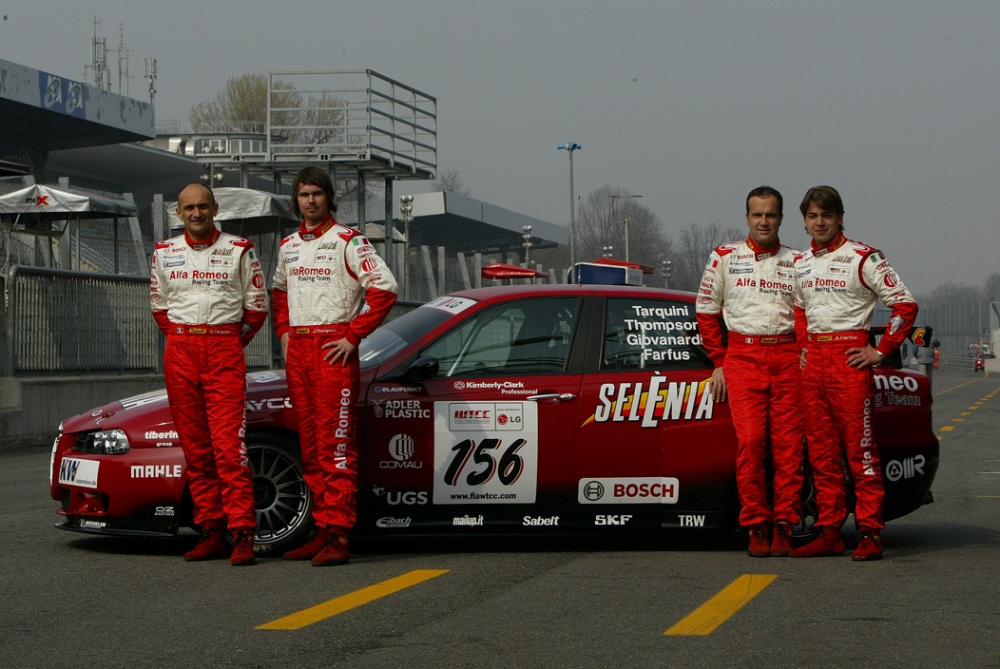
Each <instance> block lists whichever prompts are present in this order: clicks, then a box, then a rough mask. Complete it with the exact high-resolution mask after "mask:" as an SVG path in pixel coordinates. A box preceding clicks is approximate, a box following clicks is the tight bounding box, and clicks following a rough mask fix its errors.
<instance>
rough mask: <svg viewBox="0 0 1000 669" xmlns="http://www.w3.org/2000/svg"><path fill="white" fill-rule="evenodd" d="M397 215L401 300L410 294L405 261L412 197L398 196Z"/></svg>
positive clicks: (408, 252)
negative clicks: (400, 230)
mask: <svg viewBox="0 0 1000 669" xmlns="http://www.w3.org/2000/svg"><path fill="white" fill-rule="evenodd" d="M399 215H400V217H401V218H402V219H403V237H405V239H403V298H404V299H405V298H406V294H407V293H409V292H410V282H409V280H408V279H407V276H406V260H407V257H408V256H409V255H410V221H412V220H413V196H412V195H400V196H399Z"/></svg>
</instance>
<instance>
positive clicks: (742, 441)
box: [723, 332, 804, 527]
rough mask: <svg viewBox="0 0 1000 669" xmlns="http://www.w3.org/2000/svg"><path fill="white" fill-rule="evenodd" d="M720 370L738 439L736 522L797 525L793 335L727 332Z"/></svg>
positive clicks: (799, 452) (798, 447)
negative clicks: (769, 494)
mask: <svg viewBox="0 0 1000 669" xmlns="http://www.w3.org/2000/svg"><path fill="white" fill-rule="evenodd" d="M772 340H777V341H772ZM723 372H724V374H725V379H726V389H727V391H728V394H729V411H730V413H731V414H732V416H733V426H734V427H735V428H736V438H737V441H738V446H737V450H736V489H737V493H738V494H739V498H740V518H739V520H740V525H741V526H742V527H750V526H752V525H757V524H760V523H775V522H778V521H782V522H786V523H789V524H790V525H797V524H798V523H799V506H800V499H801V493H802V458H803V445H802V439H803V435H804V433H803V426H802V406H801V404H800V402H799V388H800V383H799V347H798V345H797V344H796V343H795V336H794V335H784V336H779V337H746V336H743V335H739V334H736V333H735V332H730V333H729V345H728V347H727V349H726V359H725V362H724V363H723ZM768 442H770V450H771V462H772V466H773V471H774V477H773V484H772V486H773V503H772V505H769V504H768V499H767V488H768V481H767V470H766V467H765V458H766V455H767V451H768Z"/></svg>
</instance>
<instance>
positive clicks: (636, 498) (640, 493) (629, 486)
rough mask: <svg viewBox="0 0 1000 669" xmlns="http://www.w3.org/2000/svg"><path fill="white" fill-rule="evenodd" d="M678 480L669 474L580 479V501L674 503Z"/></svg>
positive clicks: (582, 502) (677, 492)
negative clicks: (665, 475) (664, 475)
mask: <svg viewBox="0 0 1000 669" xmlns="http://www.w3.org/2000/svg"><path fill="white" fill-rule="evenodd" d="M680 487H681V484H680V481H678V480H677V479H675V478H670V477H644V478H616V479H596V478H595V479H580V487H579V489H578V494H577V501H578V502H579V503H580V504H676V503H677V500H678V498H679V497H680Z"/></svg>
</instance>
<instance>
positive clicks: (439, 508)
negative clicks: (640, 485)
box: [361, 296, 582, 531]
mask: <svg viewBox="0 0 1000 669" xmlns="http://www.w3.org/2000/svg"><path fill="white" fill-rule="evenodd" d="M580 309H581V298H580V297H578V296H567V297H530V296H529V297H519V298H517V299H512V300H510V301H505V302H500V303H498V304H493V305H490V306H486V307H484V308H476V309H469V310H468V311H467V312H465V313H463V314H462V317H461V318H456V319H454V320H455V324H454V326H453V327H451V328H450V329H448V330H447V331H446V332H445V333H443V334H442V335H441V336H440V337H437V338H436V340H435V341H433V342H431V343H430V344H427V345H425V346H424V347H423V348H422V350H420V351H419V352H418V353H416V354H415V356H411V357H410V358H409V360H411V361H412V360H416V361H417V365H418V366H421V367H422V368H423V369H424V370H425V372H424V374H423V375H422V377H421V379H420V381H406V382H403V383H385V382H380V381H378V380H376V381H375V383H373V385H372V388H371V390H370V392H369V398H370V399H369V402H368V404H367V409H366V411H368V412H369V415H368V416H366V430H367V438H366V444H367V448H368V455H367V458H366V464H365V466H366V467H367V472H366V478H367V480H368V481H370V482H371V490H369V491H364V490H362V491H361V493H362V494H367V495H368V498H367V500H366V502H367V505H368V506H370V508H372V509H374V510H375V512H374V513H372V514H366V517H365V518H363V519H362V520H363V521H364V522H370V523H374V524H375V526H376V528H381V529H389V528H391V526H393V525H402V526H405V527H413V528H418V529H421V530H422V531H427V530H429V529H433V530H436V531H442V530H444V529H445V528H449V529H454V530H455V531H465V530H466V529H468V530H470V531H475V528H477V527H484V528H485V529H486V530H487V531H503V530H505V529H514V528H519V527H524V526H525V524H526V523H532V522H538V523H540V524H542V525H544V524H545V523H550V524H557V523H558V520H557V519H556V518H555V516H556V514H554V513H548V512H546V511H544V510H540V509H545V508H549V507H552V506H553V505H555V504H558V503H559V500H560V499H562V500H563V501H565V500H566V499H569V498H570V492H569V491H571V490H572V483H571V473H572V461H573V457H572V453H573V434H574V433H573V423H574V421H575V418H576V414H577V401H578V398H579V393H580V386H581V382H582V381H581V376H582V375H581V374H580V373H579V371H577V372H572V371H569V369H568V361H569V356H570V352H571V350H572V346H573V338H574V334H575V331H576V329H577V324H578V319H579V313H580ZM407 364H409V363H407ZM390 376H392V375H391V374H390ZM397 376H398V375H397ZM411 378H412V377H411ZM372 398H374V400H373V399H372ZM380 523H381V525H380ZM487 525H488V526H489V527H486V526H487ZM392 529H395V528H392Z"/></svg>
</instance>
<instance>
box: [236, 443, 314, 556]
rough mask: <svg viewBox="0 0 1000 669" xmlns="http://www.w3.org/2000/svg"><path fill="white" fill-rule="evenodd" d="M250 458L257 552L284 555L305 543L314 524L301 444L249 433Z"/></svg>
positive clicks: (248, 452) (262, 554)
mask: <svg viewBox="0 0 1000 669" xmlns="http://www.w3.org/2000/svg"><path fill="white" fill-rule="evenodd" d="M247 457H248V459H249V461H250V472H251V475H252V476H253V492H254V499H255V502H256V506H257V536H256V537H255V539H254V546H255V548H254V551H255V553H256V554H257V555H259V556H261V557H270V556H277V555H281V554H282V553H283V552H285V550H287V549H289V548H293V547H295V546H297V545H299V544H302V543H304V542H305V540H306V537H307V536H308V535H309V531H310V530H311V529H312V525H313V522H312V496H311V495H310V494H309V487H308V486H307V485H306V482H305V479H304V478H303V476H302V458H301V456H300V455H299V449H298V445H297V444H296V443H295V440H293V439H291V438H288V437H284V436H281V435H276V434H267V433H257V434H249V435H247Z"/></svg>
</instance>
